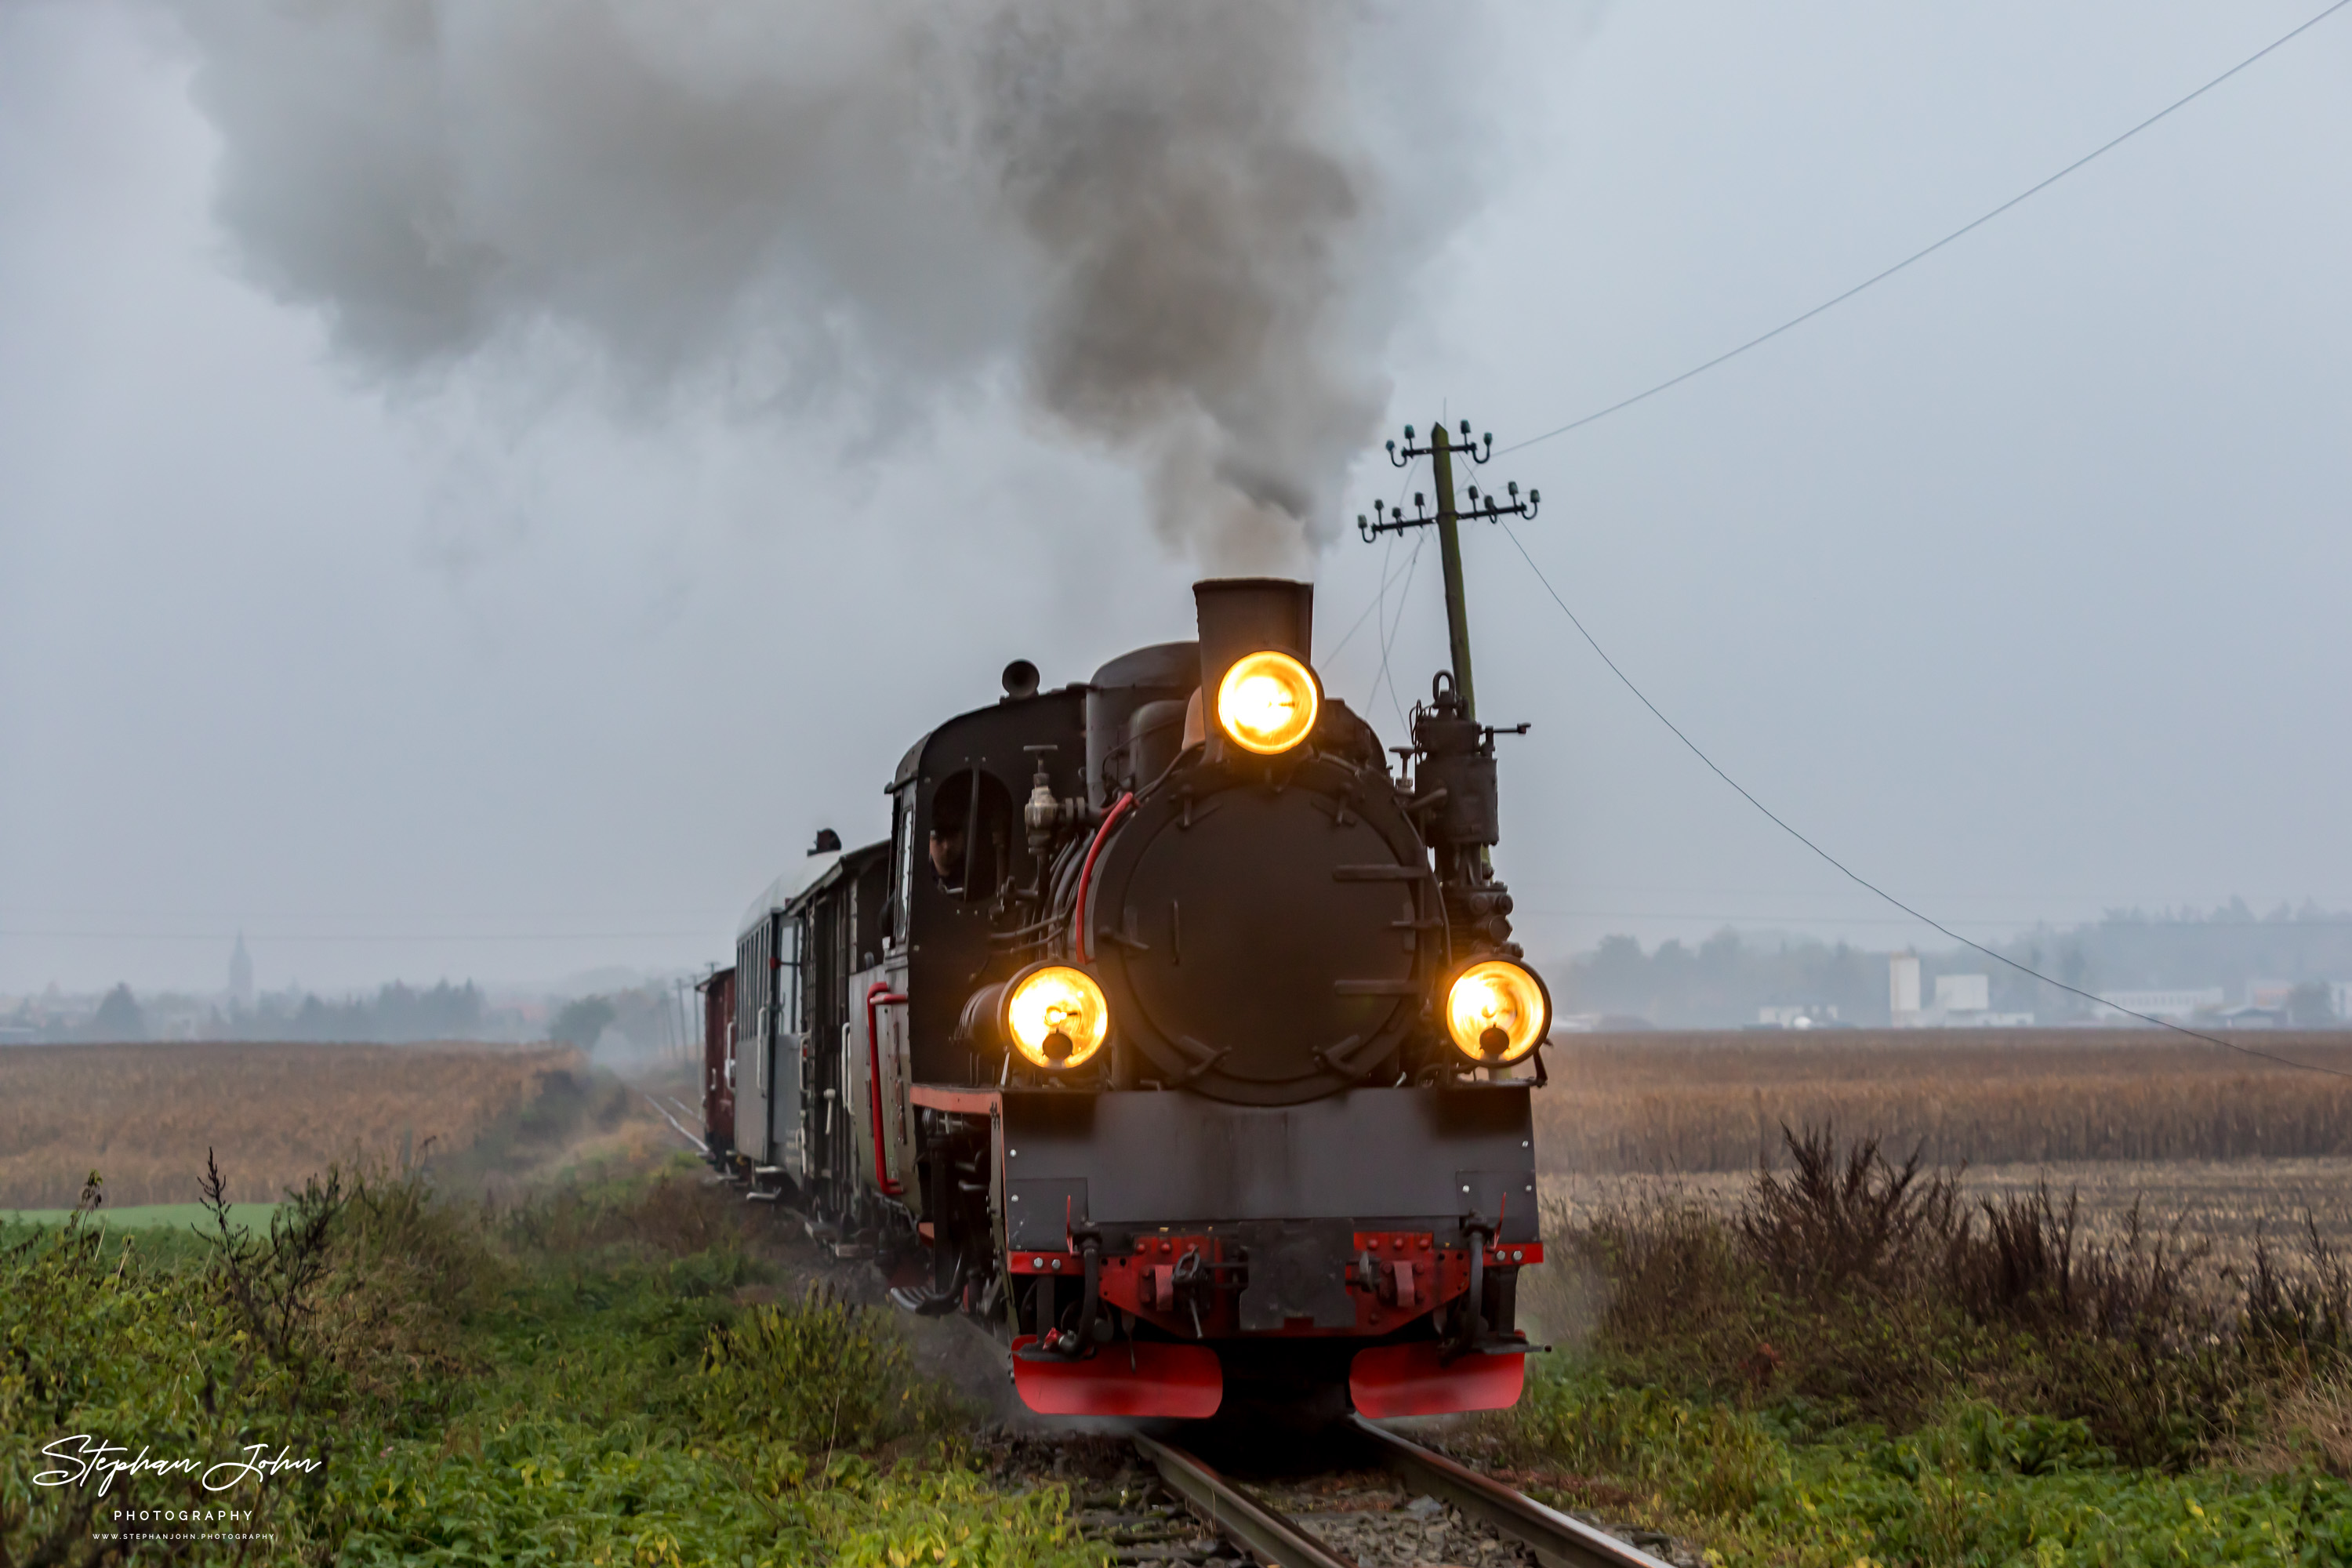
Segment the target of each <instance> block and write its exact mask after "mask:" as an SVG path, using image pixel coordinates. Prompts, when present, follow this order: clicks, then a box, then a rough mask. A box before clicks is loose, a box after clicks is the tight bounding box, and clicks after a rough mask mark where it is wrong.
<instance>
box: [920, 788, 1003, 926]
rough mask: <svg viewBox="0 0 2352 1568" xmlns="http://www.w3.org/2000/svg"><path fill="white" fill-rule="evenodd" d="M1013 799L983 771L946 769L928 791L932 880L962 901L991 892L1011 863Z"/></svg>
mask: <svg viewBox="0 0 2352 1568" xmlns="http://www.w3.org/2000/svg"><path fill="white" fill-rule="evenodd" d="M1012 847H1013V797H1012V796H1011V795H1008V794H1007V793H1006V792H1005V788H1004V786H1003V784H999V783H998V782H997V781H996V780H995V778H994V777H992V775H990V774H989V773H987V772H985V771H984V770H982V769H977V768H966V769H964V770H963V771H961V772H960V773H950V774H949V775H948V776H947V777H946V778H944V779H942V780H941V781H940V784H939V786H938V787H937V788H935V789H934V790H932V791H931V831H930V837H929V857H930V873H931V877H932V879H934V880H935V881H937V882H938V883H939V885H940V888H941V889H944V890H945V891H947V892H950V893H952V894H954V895H956V896H957V897H958V898H961V899H971V900H978V899H988V898H992V897H994V896H995V893H996V888H997V883H998V881H999V879H1001V878H1002V877H1003V874H1004V872H1005V871H1006V870H1007V869H1008V868H1010V867H1011V865H1012Z"/></svg>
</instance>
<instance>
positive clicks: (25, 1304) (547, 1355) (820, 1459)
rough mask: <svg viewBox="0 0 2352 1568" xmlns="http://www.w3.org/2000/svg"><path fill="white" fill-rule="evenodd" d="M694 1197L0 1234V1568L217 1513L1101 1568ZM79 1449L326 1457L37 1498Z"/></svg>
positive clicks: (339, 1201) (363, 1203)
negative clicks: (263, 1450) (236, 1231)
mask: <svg viewBox="0 0 2352 1568" xmlns="http://www.w3.org/2000/svg"><path fill="white" fill-rule="evenodd" d="M698 1192H699V1189H698V1184H695V1183H694V1182H693V1181H692V1180H691V1179H690V1178H688V1179H687V1180H684V1181H655V1182H652V1183H650V1184H648V1183H644V1182H639V1183H634V1184H613V1185H608V1186H606V1187H604V1188H603V1189H601V1190H599V1191H596V1192H593V1193H590V1194H579V1193H574V1194H569V1195H567V1196H565V1197H563V1198H562V1199H559V1200H557V1201H554V1202H551V1203H548V1204H544V1205H539V1206H537V1207H536V1208H534V1209H532V1210H530V1211H527V1212H526V1213H525V1214H524V1215H520V1216H516V1217H514V1218H511V1219H509V1220H508V1221H506V1222H503V1223H500V1224H497V1225H493V1224H491V1223H490V1222H489V1221H488V1220H487V1219H484V1218H482V1217H480V1216H471V1217H469V1216H467V1215H465V1214H462V1213H460V1212H458V1211H456V1210H453V1209H450V1208H448V1207H446V1206H444V1205H439V1204H437V1203H436V1202H435V1201H434V1200H433V1199H432V1198H431V1197H430V1196H429V1195H428V1194H425V1192H424V1191H423V1189H422V1188H421V1187H420V1186H418V1185H415V1184H404V1183H397V1182H394V1183H374V1184H370V1183H366V1182H362V1183H360V1184H357V1185H356V1187H355V1188H354V1189H353V1190H352V1192H351V1193H349V1194H340V1195H338V1194H331V1193H324V1192H320V1193H313V1194H308V1195H306V1197H304V1198H303V1199H299V1200H296V1201H293V1202H289V1203H288V1204H286V1205H279V1207H278V1210H277V1212H276V1213H275V1215H273V1216H272V1217H273V1220H274V1224H275V1228H274V1230H273V1231H271V1232H269V1233H268V1234H267V1235H265V1234H263V1233H260V1232H257V1233H255V1235H254V1236H253V1237H251V1238H249V1239H248V1240H247V1242H246V1243H245V1244H244V1245H243V1246H241V1247H238V1248H236V1249H234V1250H233V1251H223V1250H215V1251H212V1252H208V1253H203V1254H186V1253H184V1252H182V1251H180V1250H179V1249H178V1248H177V1247H173V1248H170V1249H163V1250H159V1249H156V1248H154V1247H151V1246H149V1245H148V1244H147V1238H149V1237H154V1236H156V1235H158V1234H159V1233H156V1232H152V1231H145V1230H136V1229H133V1230H124V1229H122V1228H121V1227H119V1226H110V1227H107V1228H106V1229H104V1230H101V1229H100V1226H97V1225H96V1224H94V1223H91V1222H89V1220H83V1221H80V1222H73V1221H70V1220H69V1221H68V1223H65V1224H61V1225H52V1226H42V1227H39V1228H37V1229H28V1228H26V1227H21V1226H20V1227H18V1228H17V1229H16V1231H15V1232H13V1233H11V1237H10V1238H9V1239H8V1240H6V1241H5V1242H0V1563H9V1562H15V1563H23V1562H27V1561H42V1560H53V1561H65V1562H76V1563H79V1562H84V1561H96V1559H95V1558H92V1557H89V1556H88V1555H86V1554H85V1553H83V1552H81V1551H79V1549H78V1548H79V1547H81V1546H87V1545H89V1544H91V1543H90V1542H89V1541H88V1540H87V1537H88V1535H89V1531H91V1530H92V1529H93V1528H100V1527H102V1526H103V1521H104V1520H105V1517H106V1511H110V1510H112V1509H114V1508H117V1507H130V1508H133V1509H181V1508H188V1507H204V1506H209V1507H215V1508H217V1507H222V1506H228V1507H234V1508H241V1509H242V1508H250V1509H252V1510H255V1515H256V1517H255V1519H254V1521H252V1523H251V1524H249V1525H244V1526H240V1528H247V1529H252V1530H257V1531H266V1532H267V1533H268V1535H269V1536H270V1537H271V1539H270V1540H269V1541H268V1542H266V1543H264V1544H262V1545H261V1546H260V1547H258V1548H257V1550H256V1551H254V1552H251V1553H250V1554H249V1560H251V1561H257V1562H269V1563H277V1562H280V1561H286V1562H299V1563H350V1564H354V1565H361V1564H376V1563H383V1564H391V1563H403V1564H411V1563H421V1564H451V1565H455V1564H458V1563H467V1564H478V1563H515V1564H522V1563H628V1564H643V1565H653V1564H677V1565H680V1568H683V1565H686V1564H712V1565H723V1568H766V1565H774V1568H782V1565H785V1564H798V1563H835V1564H842V1565H844V1568H863V1565H866V1564H871V1565H874V1568H884V1565H886V1564H887V1565H888V1568H914V1565H917V1564H921V1565H926V1568H949V1565H958V1568H1000V1565H1001V1568H1011V1565H1013V1564H1031V1563H1034V1564H1039V1565H1041V1568H1080V1565H1086V1568H1098V1565H1099V1564H1100V1563H1102V1561H1103V1558H1102V1555H1101V1553H1100V1552H1099V1551H1098V1549H1097V1548H1094V1547H1092V1546H1090V1545H1088V1544H1087V1543H1085V1542H1082V1541H1080V1540H1079V1539H1078V1538H1077V1536H1076V1531H1075V1530H1074V1529H1073V1527H1072V1526H1071V1524H1070V1522H1069V1520H1068V1517H1067V1508H1068V1502H1067V1498H1066V1494H1065V1493H1064V1492H1062V1491H1061V1490H1060V1489H1043V1490H1040V1491H1036V1492H1033V1493H1028V1494H1023V1495H1014V1494H1009V1493H1005V1492H1003V1491H1000V1490H999V1489H996V1488H994V1487H993V1486H992V1485H991V1484H990V1483H989V1482H988V1481H987V1480H986V1479H985V1478H984V1477H983V1476H982V1475H981V1474H980V1473H979V1471H978V1470H977V1469H975V1468H973V1466H972V1464H971V1461H970V1460H968V1459H967V1458H966V1457H965V1454H964V1450H963V1448H962V1447H961V1440H960V1438H959V1437H958V1436H957V1432H958V1430H959V1429H960V1428H961V1426H964V1425H965V1424H967V1423H968V1420H969V1417H970V1413H969V1412H966V1411H963V1410H961V1409H960V1408H959V1407H958V1406H957V1405H955V1403H954V1402H953V1401H952V1399H950V1397H949V1396H948V1395H947V1394H944V1393H943V1392H942V1391H940V1390H939V1389H937V1388H935V1387H932V1386H930V1385H928V1384H924V1383H923V1382H921V1381H920V1380H919V1379H918V1378H916V1377H915V1376H914V1375H913V1374H912V1373H911V1370H910V1360H909V1355H908V1347H907V1345H906V1343H905V1342H904V1341H903V1339H902V1338H901V1337H900V1331H899V1330H898V1325H897V1323H896V1322H895V1321H893V1320H892V1318H891V1317H890V1315H889V1314H887V1312H886V1313H872V1312H866V1311H861V1310H854V1309H851V1308H848V1307H845V1306H843V1305H840V1304H838V1303H835V1302H833V1301H830V1300H824V1299H823V1298H821V1297H810V1296H801V1295H796V1294H794V1293H793V1292H792V1291H791V1290H789V1289H784V1290H783V1291H782V1295H781V1296H780V1297H779V1299H777V1300H773V1301H772V1302H769V1303H768V1304H765V1305H761V1306H757V1307H747V1306H745V1305H742V1304H740V1303H741V1300H742V1299H743V1297H744V1295H745V1294H747V1292H746V1291H745V1289H744V1288H745V1287H763V1288H764V1289H760V1290H756V1291H752V1292H749V1293H750V1294H754V1295H766V1294H772V1293H774V1292H776V1291H777V1290H778V1289H780V1287H781V1285H782V1282H781V1281H780V1280H778V1279H777V1278H776V1276H775V1274H774V1271H773V1270H772V1268H769V1267H768V1266H765V1265H762V1264H761V1263H758V1262H755V1261H754V1260H753V1259H752V1258H750V1257H749V1256H747V1255H746V1253H745V1252H744V1251H743V1249H742V1247H740V1240H741V1233H740V1225H741V1223H742V1222H741V1219H740V1215H736V1214H735V1213H734V1211H733V1208H732V1207H730V1206H726V1205H713V1204H712V1202H711V1200H709V1197H708V1195H707V1194H700V1195H698ZM312 1220H316V1221H318V1222H319V1223H318V1225H317V1226H314V1227H311V1228H310V1229H306V1228H305V1227H306V1226H309V1225H310V1221H312ZM160 1234H170V1233H168V1232H167V1233H160ZM305 1236H310V1237H312V1238H313V1240H315V1241H316V1242H317V1245H316V1246H314V1247H309V1248H308V1250H306V1244H305V1243H304V1241H303V1237H305ZM681 1238H685V1239H681ZM191 1239H193V1238H191ZM314 1266H315V1267H314ZM289 1289H290V1290H291V1291H292V1292H293V1295H292V1297H291V1298H289V1296H288V1295H287V1293H286V1292H287V1291H288V1290H289ZM289 1299H291V1300H297V1301H298V1302H299V1310H296V1311H295V1312H293V1313H292V1314H291V1315H290V1317H289V1316H288V1315H286V1314H283V1313H281V1312H279V1311H278V1310H277V1304H278V1303H280V1302H282V1301H285V1300H289ZM289 1323H290V1324H291V1325H292V1326H291V1327H290V1328H287V1327H286V1326H285V1325H287V1324H289ZM77 1433H90V1434H96V1435H100V1436H104V1437H106V1438H107V1439H109V1440H110V1441H113V1442H118V1443H122V1444H125V1445H127V1446H129V1447H131V1450H132V1451H133V1452H136V1451H137V1449H138V1447H140V1446H142V1445H144V1446H147V1447H151V1448H152V1450H153V1452H154V1453H155V1454H156V1455H158V1456H165V1457H170V1456H178V1455H183V1454H187V1455H199V1456H203V1457H205V1458H206V1459H208V1460H209V1459H212V1458H224V1457H228V1456H231V1455H234V1454H235V1453H236V1452H237V1450H238V1449H240V1448H242V1447H247V1446H248V1445H250V1444H253V1443H263V1444H266V1445H268V1448H269V1450H270V1451H271V1452H273V1453H274V1452H276V1451H277V1450H278V1447H280V1446H281V1445H282V1446H284V1447H287V1448H289V1449H290V1450H291V1452H292V1454H293V1455H295V1456H297V1457H317V1458H322V1459H323V1460H324V1465H323V1468H321V1469H320V1470H319V1471H318V1472H317V1473H316V1474H314V1475H311V1476H309V1477H300V1476H294V1477H281V1478H275V1479H270V1480H268V1481H267V1482H260V1483H257V1482H253V1481H245V1482H240V1483H239V1484H238V1485H237V1486H236V1488H235V1489H231V1490H228V1491H226V1492H223V1493H219V1494H210V1493H206V1492H204V1491H203V1490H201V1489H199V1488H198V1486H197V1484H196V1482H195V1481H194V1479H191V1478H185V1477H179V1476H163V1477H158V1476H139V1477H136V1478H131V1479H122V1478H117V1479H115V1481H114V1483H113V1485H112V1488H111V1490H110V1493H109V1494H108V1495H107V1496H106V1497H105V1498H103V1499H100V1498H98V1497H97V1496H95V1495H94V1487H91V1486H84V1487H63V1488H59V1487H48V1486H35V1485H33V1484H32V1478H33V1476H34V1474H35V1473H36V1472H37V1471H38V1470H39V1469H41V1468H44V1467H45V1466H47V1464H50V1463H52V1462H53V1461H50V1460H47V1459H44V1458H42V1456H41V1452H40V1450H41V1449H42V1447H44V1446H45V1445H47V1444H50V1443H52V1442H54V1441H56V1440H57V1439H58V1437H60V1436H68V1435H72V1434H77ZM102 1544H110V1543H102ZM50 1549H54V1551H55V1552H58V1553H61V1555H58V1556H54V1557H50V1558H47V1559H45V1558H44V1552H45V1550H50ZM228 1552H229V1549H228V1548H226V1547H221V1546H215V1547H211V1548H209V1549H208V1551H206V1552H200V1553H199V1555H201V1556H204V1557H205V1560H212V1559H213V1558H214V1557H224V1558H225V1557H226V1556H227V1555H228ZM182 1553H183V1555H184V1547H183V1549H182ZM163 1556H164V1552H163V1543H161V1542H153V1543H148V1544H147V1545H145V1546H144V1547H141V1548H137V1549H134V1550H133V1551H131V1553H130V1554H129V1556H128V1558H127V1560H128V1561H131V1562H145V1561H151V1560H152V1561H162V1560H163ZM110 1560H111V1561H123V1560H126V1559H121V1558H116V1559H110Z"/></svg>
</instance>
